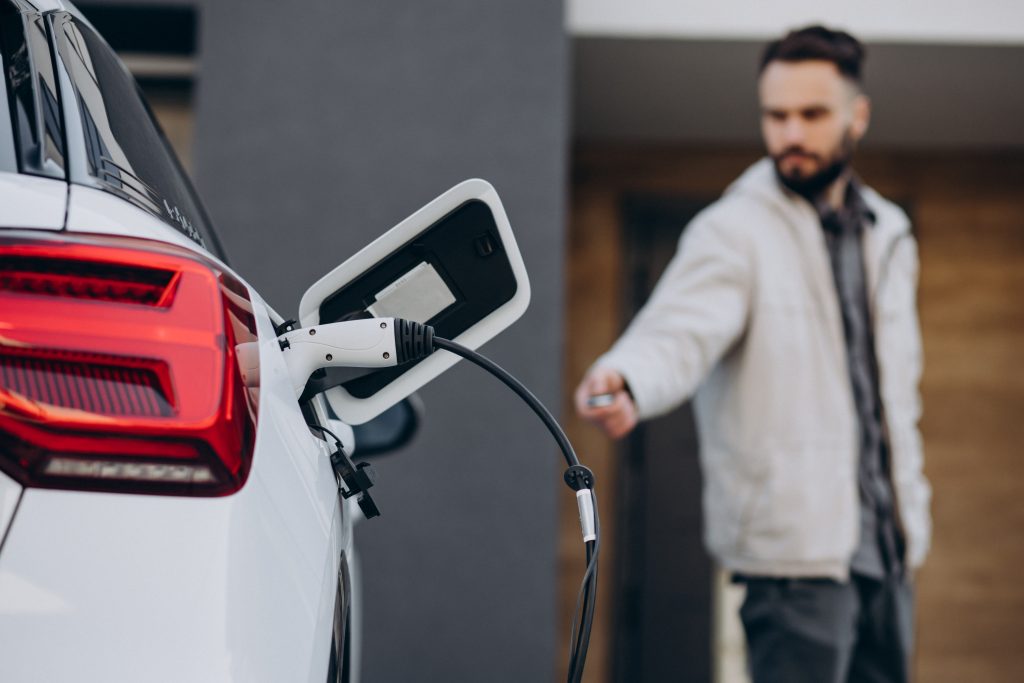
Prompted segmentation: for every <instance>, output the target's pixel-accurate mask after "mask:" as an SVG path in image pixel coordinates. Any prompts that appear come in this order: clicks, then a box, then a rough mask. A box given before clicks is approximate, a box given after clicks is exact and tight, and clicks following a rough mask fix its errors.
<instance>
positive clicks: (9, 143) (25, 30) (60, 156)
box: [0, 7, 64, 178]
mask: <svg viewBox="0 0 1024 683" xmlns="http://www.w3.org/2000/svg"><path fill="white" fill-rule="evenodd" d="M7 10H8V12H5V13H4V14H2V15H0V53H2V54H3V67H4V76H3V78H2V79H0V80H2V81H3V83H2V87H3V95H4V97H3V101H4V102H5V103H6V104H7V107H6V112H4V114H3V115H2V116H0V169H2V170H10V171H21V172H22V173H31V174H33V175H41V176H48V177H51V178H64V144H63V140H64V138H63V133H62V131H61V123H60V106H59V104H58V100H57V79H56V76H55V74H54V71H53V63H52V61H51V59H50V43H49V39H48V38H47V35H46V25H45V23H44V22H43V20H42V18H40V17H39V16H38V15H35V14H19V13H17V12H14V11H11V8H10V7H8V8H7ZM12 155H13V164H12V158H11V157H12Z"/></svg>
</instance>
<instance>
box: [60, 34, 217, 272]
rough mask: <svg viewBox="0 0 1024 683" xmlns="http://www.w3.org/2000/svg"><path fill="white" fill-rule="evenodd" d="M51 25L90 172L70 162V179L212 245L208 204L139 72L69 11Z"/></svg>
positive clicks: (213, 245)
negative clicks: (71, 91)
mask: <svg viewBox="0 0 1024 683" xmlns="http://www.w3.org/2000/svg"><path fill="white" fill-rule="evenodd" d="M54 32H55V34H56V40H57V46H58V50H59V52H60V58H61V61H63V63H64V65H65V67H66V68H67V71H68V74H69V76H70V78H71V81H72V85H73V87H74V89H75V94H76V96H77V100H78V114H79V117H80V120H81V126H82V133H83V136H84V139H85V157H86V159H85V169H84V172H85V173H86V174H87V175H86V177H79V176H78V174H79V173H81V169H71V171H72V172H71V180H72V182H84V183H87V184H89V185H92V186H94V187H98V188H99V189H101V190H104V191H105V192H110V193H113V194H116V195H118V196H120V197H122V198H124V199H127V200H128V201H131V202H132V203H133V204H135V205H136V206H139V207H141V208H143V209H145V210H146V211H148V212H150V213H152V214H154V215H156V216H158V217H160V218H162V219H164V220H165V221H167V222H168V223H170V224H171V225H173V226H174V227H175V228H177V229H178V230H179V231H180V232H182V233H184V234H185V235H187V236H188V237H189V238H191V239H192V240H194V241H195V242H197V243H199V244H201V245H202V246H204V247H206V248H208V249H211V250H215V249H216V247H217V245H216V242H215V238H214V237H213V233H212V229H211V227H210V225H209V220H208V218H207V216H206V212H205V211H204V210H203V207H202V204H201V203H200V201H199V198H198V196H197V195H196V193H195V190H194V189H193V187H192V183H191V182H190V181H189V179H188V176H187V175H186V173H185V171H184V169H182V167H181V165H180V164H179V163H178V160H177V157H175V155H174V152H173V151H172V150H171V147H170V145H169V144H168V142H167V140H166V138H165V137H164V134H163V132H162V131H161V130H160V127H159V125H158V124H157V123H156V121H155V119H154V118H153V115H152V113H151V112H150V110H149V107H148V106H147V105H146V102H145V100H144V98H143V97H142V93H141V92H140V90H139V87H138V84H137V83H136V82H135V79H134V78H133V77H132V75H131V74H130V73H128V71H127V69H125V67H124V65H123V64H122V63H121V61H120V60H119V59H118V57H117V56H116V55H115V54H114V52H113V51H112V50H111V49H110V47H108V46H107V44H106V42H105V41H104V40H103V39H102V38H100V37H99V36H98V35H97V34H96V33H95V32H94V31H92V29H90V28H89V27H88V26H87V25H85V24H82V23H79V22H78V21H76V20H75V19H74V18H72V17H67V16H66V17H64V18H63V19H59V20H57V21H55V22H54ZM217 252H218V253H219V250H217Z"/></svg>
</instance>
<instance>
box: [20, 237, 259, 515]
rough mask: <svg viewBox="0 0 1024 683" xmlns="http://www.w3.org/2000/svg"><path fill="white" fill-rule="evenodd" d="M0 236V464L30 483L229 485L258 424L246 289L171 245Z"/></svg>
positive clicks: (199, 488)
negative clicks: (246, 373) (240, 354)
mask: <svg viewBox="0 0 1024 683" xmlns="http://www.w3.org/2000/svg"><path fill="white" fill-rule="evenodd" d="M61 237H62V238H61V239H59V240H58V239H53V238H25V237H4V238H0V468H2V469H3V470H4V471H5V472H7V473H8V474H9V475H11V476H13V477H14V478H15V479H17V480H18V481H20V482H22V483H23V484H24V485H26V486H39V487H46V488H66V489H88V490H102V491H121V492H131V493H166V494H179V495H225V494H229V493H232V492H234V491H237V490H238V489H239V488H241V486H242V485H243V484H244V483H245V479H246V476H247V475H248V472H249V468H250V466H251V462H252V448H253V441H254V438H255V427H256V403H257V401H256V396H255V391H256V389H255V388H254V387H248V388H247V387H246V385H245V383H244V382H243V381H242V376H241V372H240V370H239V365H238V362H237V352H236V346H238V345H239V344H248V343H251V342H254V341H255V340H256V329H255V320H254V318H253V314H252V306H251V302H250V300H249V297H248V294H247V292H246V289H245V287H244V286H243V285H241V283H239V282H238V281H237V280H235V279H234V278H232V277H231V276H230V274H228V273H226V272H223V271H222V270H221V269H219V268H218V267H217V266H216V265H215V264H213V263H212V262H209V261H206V260H204V259H202V258H201V257H199V256H198V255H196V254H194V253H192V252H190V251H188V250H186V249H183V248H178V247H174V246H171V245H164V244H161V243H157V242H149V241H146V240H135V239H129V238H113V237H91V236H90V237H75V238H72V240H68V239H65V238H64V236H61Z"/></svg>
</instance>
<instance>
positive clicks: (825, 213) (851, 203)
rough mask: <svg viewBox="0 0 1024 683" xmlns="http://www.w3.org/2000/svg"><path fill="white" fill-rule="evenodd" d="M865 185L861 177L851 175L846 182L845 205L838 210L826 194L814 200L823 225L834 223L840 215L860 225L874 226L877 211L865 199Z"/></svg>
mask: <svg viewBox="0 0 1024 683" xmlns="http://www.w3.org/2000/svg"><path fill="white" fill-rule="evenodd" d="M862 190H863V185H862V184H861V182H860V179H859V178H857V176H855V175H851V176H850V179H849V181H848V182H847V183H846V195H845V197H844V199H843V206H842V207H841V208H840V209H839V210H838V211H836V210H835V209H833V208H832V207H831V206H830V205H829V203H828V200H827V198H826V197H825V194H824V193H822V194H821V195H819V196H818V197H817V198H816V199H815V200H814V202H813V204H814V209H815V211H817V212H818V218H820V219H821V222H822V224H823V225H825V226H828V225H830V224H834V223H835V221H836V220H837V219H839V218H840V217H842V218H846V219H848V220H852V221H853V222H854V223H855V224H858V225H865V224H866V225H870V226H874V224H875V222H876V221H877V216H876V215H875V212H874V211H872V210H871V207H869V206H868V204H867V202H866V201H865V200H864V194H863V191H862Z"/></svg>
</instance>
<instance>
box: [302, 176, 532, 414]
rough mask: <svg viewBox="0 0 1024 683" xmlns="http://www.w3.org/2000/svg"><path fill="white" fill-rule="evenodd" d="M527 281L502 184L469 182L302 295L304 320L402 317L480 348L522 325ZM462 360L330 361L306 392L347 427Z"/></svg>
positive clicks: (312, 322)
mask: <svg viewBox="0 0 1024 683" xmlns="http://www.w3.org/2000/svg"><path fill="white" fill-rule="evenodd" d="M529 302H530V283H529V279H528V278H527V275H526V267H525V266H524V265H523V259H522V256H521V255H520V253H519V247H518V246H517V245H516V241H515V237H514V236H513V235H512V228H511V226H510V225H509V222H508V217H507V216H506V215H505V210H504V208H503V207H502V205H501V200H500V199H499V198H498V193H497V192H496V191H495V189H494V188H493V187H492V186H491V185H490V183H487V182H486V181H483V180H478V179H474V180H467V181H465V182H462V183H460V184H458V185H456V186H455V187H453V188H452V189H450V190H448V191H447V192H445V193H444V194H442V195H441V196H439V197H437V198H436V199H434V200H433V201H432V202H430V203H429V204H427V205H426V206H424V207H423V208H421V209H420V210H419V211H417V212H416V213H414V214H412V215H411V216H409V217H408V218H406V219H405V220H403V221H402V222H401V223H399V224H398V225H396V226H395V227H394V228H392V229H391V230H389V231H388V232H386V233H384V234H383V235H381V236H380V237H379V238H377V239H376V240H374V241H373V242H372V243H370V244H369V245H367V246H366V247H365V248H363V249H362V250H361V251H359V252H358V253H357V254H355V255H354V256H352V258H350V259H348V260H347V261H345V262H344V263H342V264H341V265H340V266H338V267H337V268H335V269H334V270H332V271H331V272H330V273H328V274H327V275H325V276H324V277H322V278H321V279H320V280H319V281H318V282H316V283H315V284H314V285H313V286H312V287H310V288H309V289H308V290H307V291H306V293H305V294H304V295H303V296H302V300H301V302H300V304H299V321H300V323H301V324H302V326H303V327H309V326H312V325H322V324H326V323H334V322H341V321H345V320H358V319H361V318H386V317H395V318H405V319H407V320H413V321H416V322H420V323H424V324H427V325H431V326H432V327H433V328H434V330H435V332H436V334H437V335H439V336H442V337H445V338H447V339H452V340H454V341H457V342H458V343H460V344H462V345H463V346H467V347H469V348H477V347H479V346H480V345H482V344H483V343H485V342H486V341H488V340H489V339H491V338H492V337H494V336H495V335H497V334H498V333H499V332H501V331H502V330H504V329H505V328H506V327H508V326H509V325H511V324H512V323H513V322H515V321H516V320H517V319H518V318H519V317H520V316H521V315H522V314H523V312H524V311H525V310H526V308H527V306H528V305H529ZM457 361H458V358H457V357H456V356H454V355H452V354H447V353H437V354H433V355H430V356H428V357H427V358H424V359H423V360H422V361H419V362H417V363H411V364H408V365H402V366H397V367H391V368H384V369H375V370H366V369H363V370H360V369H354V368H325V369H322V370H319V371H318V372H317V373H316V374H314V375H313V377H312V378H310V381H309V384H308V385H307V389H306V393H307V394H315V393H319V392H325V396H326V398H327V401H328V402H329V403H330V405H331V408H332V409H333V410H334V412H335V413H336V414H337V415H338V417H339V418H341V419H342V420H344V421H345V422H347V423H349V424H353V425H355V424H362V423H364V422H367V421H368V420H371V419H373V418H374V417H376V416H377V415H379V414H380V413H382V412H384V411H385V410H387V409H388V408H390V407H391V406H393V405H395V404H396V403H398V402H399V401H401V400H402V399H404V398H405V397H406V396H408V395H409V394H411V393H412V392H414V391H416V390H417V389H419V388H420V387H422V386H423V385H424V384H426V383H427V382H429V381H430V380H432V379H434V378H435V377H437V376H438V375H440V374H441V373H442V372H444V371H445V370H447V369H448V368H450V367H451V366H452V365H454V364H455V363H456V362H457Z"/></svg>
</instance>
